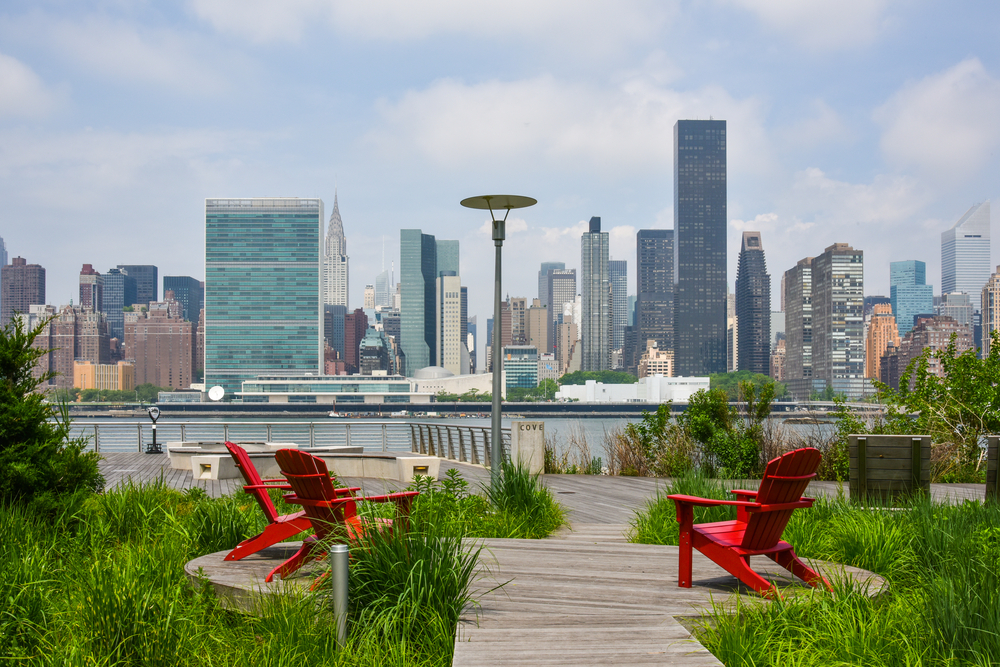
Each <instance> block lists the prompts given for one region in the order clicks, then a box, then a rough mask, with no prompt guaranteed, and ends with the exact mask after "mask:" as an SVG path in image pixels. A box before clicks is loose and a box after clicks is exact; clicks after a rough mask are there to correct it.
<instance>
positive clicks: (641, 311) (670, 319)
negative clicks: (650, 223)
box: [631, 229, 674, 364]
mask: <svg viewBox="0 0 1000 667" xmlns="http://www.w3.org/2000/svg"><path fill="white" fill-rule="evenodd" d="M635 260H636V267H637V272H636V288H637V292H638V294H637V298H636V302H635V327H636V346H635V347H636V350H637V352H640V353H641V352H643V351H645V350H646V349H647V347H648V346H647V345H646V343H647V342H648V341H650V340H655V341H656V347H657V349H658V350H659V351H660V352H662V353H666V352H668V351H673V349H674V230H672V229H640V230H639V231H638V233H636V235H635ZM631 363H633V364H638V360H637V359H636V360H633V361H632V362H631Z"/></svg>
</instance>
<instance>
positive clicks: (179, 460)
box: [165, 441, 299, 479]
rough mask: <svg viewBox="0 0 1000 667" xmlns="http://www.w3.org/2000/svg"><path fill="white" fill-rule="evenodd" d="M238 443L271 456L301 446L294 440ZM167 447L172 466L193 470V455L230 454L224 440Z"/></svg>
mask: <svg viewBox="0 0 1000 667" xmlns="http://www.w3.org/2000/svg"><path fill="white" fill-rule="evenodd" d="M236 444H237V445H239V446H240V447H242V448H243V449H245V450H247V452H248V453H251V454H253V453H258V452H271V456H274V452H276V451H277V450H279V449H298V448H299V446H298V445H297V444H295V443H294V442H237V443H236ZM165 447H166V449H167V458H168V459H170V467H171V468H173V469H174V470H191V457H192V456H202V455H222V454H225V455H226V456H229V451H228V450H227V449H226V443H224V442H190V441H189V442H168V443H166V445H165ZM223 479H225V478H223Z"/></svg>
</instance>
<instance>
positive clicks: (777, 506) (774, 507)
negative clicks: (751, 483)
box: [747, 498, 813, 512]
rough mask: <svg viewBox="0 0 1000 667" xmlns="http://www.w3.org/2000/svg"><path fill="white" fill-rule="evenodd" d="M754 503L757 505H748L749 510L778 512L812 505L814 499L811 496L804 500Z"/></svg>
mask: <svg viewBox="0 0 1000 667" xmlns="http://www.w3.org/2000/svg"><path fill="white" fill-rule="evenodd" d="M754 504H755V505H756V507H748V508H747V511H748V512H778V511H781V510H793V509H797V508H799V507H812V504H813V499H812V498H809V499H808V500H806V499H805V498H803V499H802V500H796V501H795V502H791V503H771V504H768V505H761V504H759V503H754Z"/></svg>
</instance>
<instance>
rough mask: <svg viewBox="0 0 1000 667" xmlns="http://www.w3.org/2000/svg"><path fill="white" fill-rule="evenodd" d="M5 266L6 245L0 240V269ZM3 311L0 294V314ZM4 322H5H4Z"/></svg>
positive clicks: (0, 295)
mask: <svg viewBox="0 0 1000 667" xmlns="http://www.w3.org/2000/svg"><path fill="white" fill-rule="evenodd" d="M4 266H7V244H6V243H4V240H3V238H0V267H4ZM2 311H3V295H2V294H0V312H2ZM4 321H5V322H6V320H4Z"/></svg>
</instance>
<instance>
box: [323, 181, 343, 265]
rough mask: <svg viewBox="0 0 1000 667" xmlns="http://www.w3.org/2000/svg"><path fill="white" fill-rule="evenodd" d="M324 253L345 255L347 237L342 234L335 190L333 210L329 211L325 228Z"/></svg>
mask: <svg viewBox="0 0 1000 667" xmlns="http://www.w3.org/2000/svg"><path fill="white" fill-rule="evenodd" d="M326 254H327V255H346V254H347V238H346V237H345V236H344V221H343V220H341V218H340V206H339V204H338V202H337V192H336V190H334V193H333V212H332V213H330V224H329V225H327V230H326Z"/></svg>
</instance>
